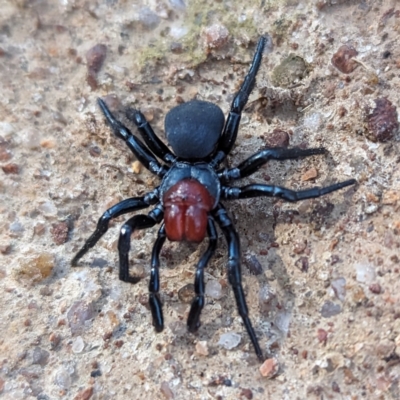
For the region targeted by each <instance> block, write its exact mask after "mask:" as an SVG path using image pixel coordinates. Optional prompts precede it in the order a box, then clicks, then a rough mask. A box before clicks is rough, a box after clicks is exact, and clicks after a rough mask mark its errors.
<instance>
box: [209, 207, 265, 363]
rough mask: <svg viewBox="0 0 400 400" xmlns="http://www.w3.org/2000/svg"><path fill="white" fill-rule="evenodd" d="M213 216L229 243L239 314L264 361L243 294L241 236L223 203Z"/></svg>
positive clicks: (230, 267) (229, 277)
mask: <svg viewBox="0 0 400 400" xmlns="http://www.w3.org/2000/svg"><path fill="white" fill-rule="evenodd" d="M213 216H214V218H215V219H216V221H217V223H218V225H219V226H220V228H221V229H222V231H223V233H224V235H225V238H226V241H227V243H228V254H229V260H228V279H229V283H230V284H231V286H232V289H233V293H234V294H235V299H236V304H237V307H238V310H239V314H240V316H241V317H242V320H243V323H244V325H245V327H246V330H247V333H248V334H249V336H250V340H251V342H252V344H253V347H254V350H255V352H256V354H257V357H258V358H259V359H260V360H262V361H263V355H262V351H261V348H260V345H259V343H258V340H257V336H256V334H255V332H254V329H253V326H252V325H251V321H250V318H249V312H248V309H247V304H246V298H245V296H244V292H243V286H242V274H241V268H240V241H239V236H238V234H237V232H236V230H235V228H234V227H233V224H232V221H231V220H230V218H229V217H228V215H227V213H226V210H225V208H224V207H223V206H222V204H221V203H220V204H218V206H217V208H216V209H215V210H214V211H213Z"/></svg>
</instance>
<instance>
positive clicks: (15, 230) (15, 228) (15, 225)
mask: <svg viewBox="0 0 400 400" xmlns="http://www.w3.org/2000/svg"><path fill="white" fill-rule="evenodd" d="M24 230H25V229H24V226H23V225H22V224H21V222H19V221H14V222H11V224H10V226H9V231H10V236H12V237H19V236H22V234H23V233H24Z"/></svg>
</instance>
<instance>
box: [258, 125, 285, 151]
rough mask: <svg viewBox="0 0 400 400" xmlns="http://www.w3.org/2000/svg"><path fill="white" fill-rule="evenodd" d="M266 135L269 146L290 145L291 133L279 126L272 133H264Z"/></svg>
mask: <svg viewBox="0 0 400 400" xmlns="http://www.w3.org/2000/svg"><path fill="white" fill-rule="evenodd" d="M264 136H265V137H266V139H265V141H266V145H267V147H288V146H289V139H290V136H289V134H288V133H287V132H286V131H284V130H282V129H279V128H275V129H274V130H273V131H272V132H271V133H269V134H268V133H266V134H265V135H264Z"/></svg>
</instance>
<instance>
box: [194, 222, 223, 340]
mask: <svg viewBox="0 0 400 400" xmlns="http://www.w3.org/2000/svg"><path fill="white" fill-rule="evenodd" d="M207 233H208V237H209V243H208V248H207V250H206V252H205V253H204V254H203V256H202V257H201V259H200V260H199V262H198V264H197V267H196V277H195V281H194V291H195V293H196V297H195V298H194V299H193V301H192V306H191V307H190V312H189V317H188V320H187V326H188V330H189V332H196V331H197V330H198V329H199V327H200V314H201V310H202V309H203V307H204V268H205V267H206V266H207V264H208V262H209V261H210V258H211V257H212V255H213V254H214V252H215V248H216V247H217V238H218V237H217V231H216V229H215V223H214V219H213V218H212V217H211V216H209V217H208V226H207Z"/></svg>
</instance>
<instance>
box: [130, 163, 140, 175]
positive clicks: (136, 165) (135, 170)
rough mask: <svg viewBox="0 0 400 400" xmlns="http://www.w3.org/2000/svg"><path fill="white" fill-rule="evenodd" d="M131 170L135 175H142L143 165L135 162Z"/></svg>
mask: <svg viewBox="0 0 400 400" xmlns="http://www.w3.org/2000/svg"><path fill="white" fill-rule="evenodd" d="M131 168H132V172H133V173H134V174H140V171H141V170H142V164H141V162H140V161H134V162H133V163H132V166H131Z"/></svg>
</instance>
